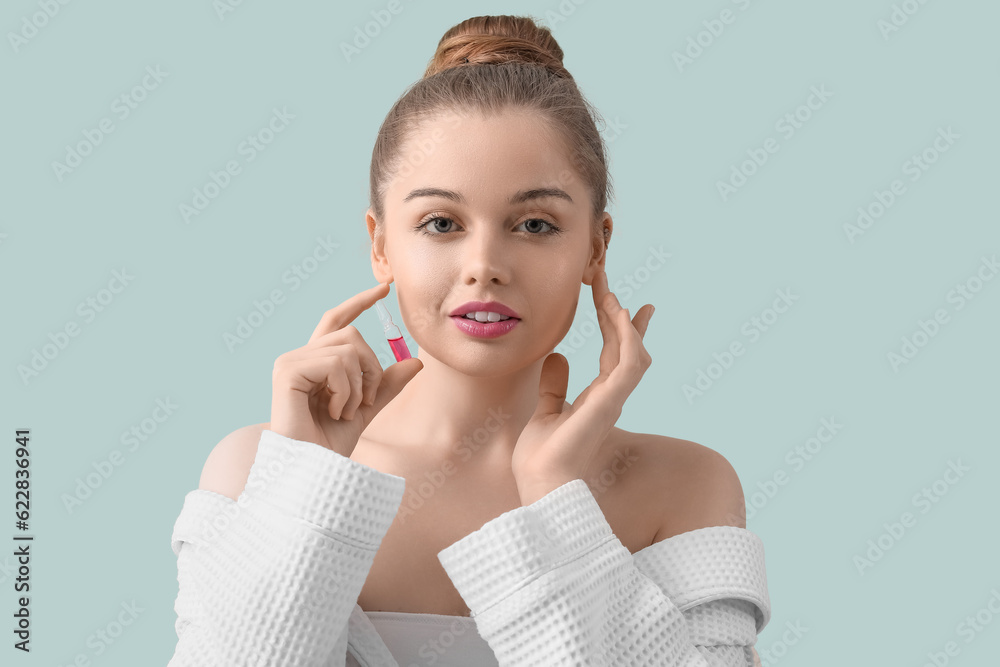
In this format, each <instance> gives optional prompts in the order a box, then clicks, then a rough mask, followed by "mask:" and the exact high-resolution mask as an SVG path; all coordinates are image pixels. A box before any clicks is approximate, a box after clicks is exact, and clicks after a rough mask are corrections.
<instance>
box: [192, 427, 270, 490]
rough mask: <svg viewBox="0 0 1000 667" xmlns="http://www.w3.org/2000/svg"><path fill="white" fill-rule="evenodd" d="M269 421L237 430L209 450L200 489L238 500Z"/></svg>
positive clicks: (202, 471)
mask: <svg viewBox="0 0 1000 667" xmlns="http://www.w3.org/2000/svg"><path fill="white" fill-rule="evenodd" d="M270 427H271V424H270V422H268V423H264V424H251V425H250V426H244V427H242V428H238V429H236V430H235V431H233V432H232V433H230V434H229V435H227V436H226V437H224V438H223V439H222V440H220V441H219V443H218V444H217V445H216V446H215V447H214V448H213V449H212V451H211V452H210V453H209V455H208V459H207V460H206V461H205V467H204V468H202V470H201V479H200V480H199V482H198V488H199V489H205V490H207V491H214V492H216V493H221V494H222V495H224V496H228V497H229V498H232V499H233V500H237V499H239V497H240V494H241V493H243V488H244V487H245V486H246V485H247V478H248V477H249V476H250V467H251V466H252V465H253V462H254V459H256V458H257V444H258V443H259V442H260V436H261V433H263V431H264V429H267V428H270Z"/></svg>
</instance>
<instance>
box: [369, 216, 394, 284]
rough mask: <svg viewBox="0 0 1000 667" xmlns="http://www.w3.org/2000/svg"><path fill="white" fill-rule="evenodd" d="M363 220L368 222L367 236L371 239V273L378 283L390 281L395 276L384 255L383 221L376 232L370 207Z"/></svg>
mask: <svg viewBox="0 0 1000 667" xmlns="http://www.w3.org/2000/svg"><path fill="white" fill-rule="evenodd" d="M365 222H366V223H367V224H368V236H369V237H371V240H372V274H373V275H374V276H375V280H377V281H379V282H380V283H391V282H392V281H393V280H395V278H393V276H392V268H391V267H390V266H389V259H388V258H387V257H386V255H385V223H384V222H383V223H382V224H381V225H380V227H381V229H380V230H379V233H378V234H376V233H375V228H376V224H375V223H376V220H375V212H374V211H372V210H371V209H370V208H369V209H368V212H367V213H366V214H365Z"/></svg>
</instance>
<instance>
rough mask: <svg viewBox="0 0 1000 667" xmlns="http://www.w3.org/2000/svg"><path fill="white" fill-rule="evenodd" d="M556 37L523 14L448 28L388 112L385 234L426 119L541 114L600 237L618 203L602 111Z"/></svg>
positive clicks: (378, 143) (379, 169) (381, 181)
mask: <svg viewBox="0 0 1000 667" xmlns="http://www.w3.org/2000/svg"><path fill="white" fill-rule="evenodd" d="M562 61H563V51H562V49H561V48H559V44H558V43H556V40H555V38H554V37H553V36H552V33H551V32H549V30H548V29H547V28H545V27H542V26H539V25H537V24H536V23H535V21H534V20H533V19H531V18H529V17H524V16H506V15H504V16H475V17H473V18H470V19H466V20H465V21H462V22H461V23H459V24H457V25H455V26H452V27H451V28H449V29H448V30H447V31H446V32H445V33H444V35H443V36H442V37H441V41H440V42H439V43H438V46H437V50H436V51H435V52H434V56H433V57H432V58H431V60H430V63H429V64H428V65H427V70H426V71H425V72H424V76H423V78H422V79H420V80H419V81H417V82H416V83H414V84H412V85H411V86H410V87H409V88H408V89H407V90H406V91H405V92H404V93H403V94H402V95H401V96H400V97H399V99H398V100H397V101H396V103H395V104H394V105H393V106H392V108H391V109H390V110H389V113H388V114H386V117H385V120H384V121H383V122H382V126H381V127H380V128H379V131H378V136H377V137H376V139H375V147H374V149H373V150H372V161H371V170H370V178H369V181H370V185H369V187H370V190H369V199H370V202H369V205H370V207H371V209H372V212H373V214H374V217H375V218H376V223H377V224H376V230H375V233H376V234H381V229H382V221H383V216H384V213H385V192H386V189H387V187H388V182H389V180H390V179H391V178H392V176H393V175H394V174H395V173H396V171H397V169H398V168H399V167H400V161H401V159H402V158H401V155H400V151H401V147H402V145H403V144H404V143H405V141H406V139H407V137H408V136H409V134H410V133H411V132H412V131H413V130H414V129H415V128H416V127H417V126H418V125H419V123H420V122H421V121H424V120H428V119H430V118H433V117H436V116H438V115H439V114H446V113H448V112H450V111H451V112H464V113H468V112H478V113H480V114H482V115H484V116H486V117H490V116H493V115H496V114H498V113H500V112H502V111H503V110H505V109H526V110H529V111H533V112H535V113H537V114H538V116H539V118H541V119H542V120H543V121H544V122H546V123H547V124H548V126H549V127H550V128H552V129H553V130H554V131H555V132H556V133H557V134H558V135H559V136H561V137H562V138H563V140H564V144H565V145H566V147H567V149H568V151H569V157H570V163H571V165H572V166H573V169H574V170H575V171H576V172H577V174H578V175H579V177H580V178H581V179H582V180H583V182H584V184H585V185H586V187H587V189H588V191H589V192H590V195H591V204H592V218H593V226H594V232H595V233H601V230H600V219H601V217H602V216H603V213H604V210H605V208H606V207H607V205H608V202H609V201H610V200H612V198H613V188H612V184H611V177H610V174H609V173H608V151H607V146H606V145H605V143H604V139H603V137H601V133H600V132H599V131H598V129H597V123H598V122H601V123H602V124H603V123H604V121H603V119H602V118H601V115H600V113H599V112H598V111H597V109H596V108H594V107H593V105H591V104H590V103H589V102H588V101H587V99H586V98H585V97H584V96H583V94H582V93H581V92H580V89H579V88H578V87H577V85H576V82H575V81H574V80H573V77H572V76H571V75H570V73H569V72H568V71H567V70H566V68H565V67H564V66H563V62H562Z"/></svg>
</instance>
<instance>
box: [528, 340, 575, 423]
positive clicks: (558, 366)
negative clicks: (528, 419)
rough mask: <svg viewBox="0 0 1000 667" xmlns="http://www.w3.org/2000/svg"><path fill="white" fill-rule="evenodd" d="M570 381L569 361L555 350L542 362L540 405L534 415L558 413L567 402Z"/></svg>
mask: <svg viewBox="0 0 1000 667" xmlns="http://www.w3.org/2000/svg"><path fill="white" fill-rule="evenodd" d="M568 382H569V361H567V359H566V357H564V356H563V355H561V354H559V353H558V352H554V353H552V354H550V355H549V356H547V357H545V361H544V362H542V375H541V377H540V378H539V382H538V405H537V406H536V407H535V414H534V416H533V417H542V416H545V415H558V414H560V413H561V412H562V409H563V405H564V404H565V403H566V385H567V384H568Z"/></svg>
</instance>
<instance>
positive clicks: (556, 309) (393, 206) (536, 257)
mask: <svg viewBox="0 0 1000 667" xmlns="http://www.w3.org/2000/svg"><path fill="white" fill-rule="evenodd" d="M401 157H402V160H401V162H400V165H401V166H400V167H398V168H397V170H396V174H395V175H394V177H393V179H392V180H391V182H390V183H389V185H388V188H387V191H386V200H385V213H386V219H385V220H384V221H383V224H384V230H383V232H384V236H383V239H382V240H383V243H377V244H374V245H373V248H372V266H373V269H374V272H375V276H376V278H378V279H379V280H381V281H383V282H385V281H390V280H394V281H395V283H396V294H397V297H398V299H399V307H400V311H401V314H402V318H403V322H404V324H405V325H406V328H407V331H408V332H409V333H410V335H411V336H413V338H414V340H416V341H417V343H418V344H419V346H420V348H421V349H425V350H427V352H428V353H429V354H430V355H431V356H433V357H434V358H436V359H439V360H441V361H443V362H444V363H446V364H448V365H449V366H451V367H453V368H455V369H457V370H459V371H461V372H464V373H466V374H469V375H477V376H490V375H497V374H502V373H505V372H512V371H514V370H517V369H518V368H521V367H523V366H526V365H528V364H531V363H533V362H535V361H537V360H538V359H540V358H542V357H543V356H544V355H545V354H546V353H548V352H550V351H551V350H552V348H554V347H555V346H556V345H557V344H558V343H559V341H560V340H562V338H563V336H565V335H566V333H567V332H568V331H569V328H570V325H571V324H572V322H573V317H574V314H575V313H576V306H577V302H578V300H579V297H580V289H581V288H580V285H581V283H585V284H590V283H591V282H592V280H593V277H594V272H595V271H596V270H600V269H601V268H603V251H604V241H603V237H600V238H595V236H594V234H593V227H592V222H591V199H590V194H589V193H588V191H587V190H586V188H585V186H584V184H583V182H582V181H581V180H580V178H579V176H578V175H577V174H576V172H575V170H574V169H573V168H572V165H571V163H570V160H569V157H568V153H567V150H566V147H565V146H564V145H563V143H562V142H561V141H560V140H559V138H558V136H557V135H556V134H554V133H553V132H552V131H551V130H550V129H549V128H548V127H547V126H546V125H545V124H544V123H543V122H542V121H540V120H539V119H538V117H537V116H533V115H530V114H527V113H519V112H505V113H504V114H502V115H500V116H497V117H494V118H490V119H487V118H484V117H482V116H479V115H462V116H459V115H457V114H454V113H451V112H448V113H446V114H442V115H440V116H438V117H436V118H434V119H433V120H429V121H426V122H424V123H423V124H422V125H421V126H420V127H419V129H418V130H417V131H416V132H414V133H412V134H411V135H410V137H409V139H408V141H407V143H406V144H405V145H404V147H403V151H402V155H401ZM370 213H371V212H370V211H369V232H371V231H372V230H373V223H374V219H373V218H371V215H370ZM604 224H605V226H607V227H609V228H610V227H611V220H610V217H609V216H607V215H606V214H605V218H604ZM469 301H498V302H500V303H502V304H504V305H506V306H507V307H508V308H510V309H512V310H513V311H514V312H515V313H517V316H518V319H519V321H518V322H517V323H516V325H515V326H514V327H513V328H512V329H510V330H509V331H508V332H507V333H505V334H503V335H500V336H497V337H493V338H482V337H476V336H474V335H470V334H469V333H467V332H466V331H464V330H463V328H461V327H460V326H459V325H457V324H456V322H455V321H454V320H455V319H456V318H454V317H452V316H451V313H452V312H453V311H454V310H455V309H456V308H458V307H460V306H462V305H463V304H465V303H467V302H469Z"/></svg>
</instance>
